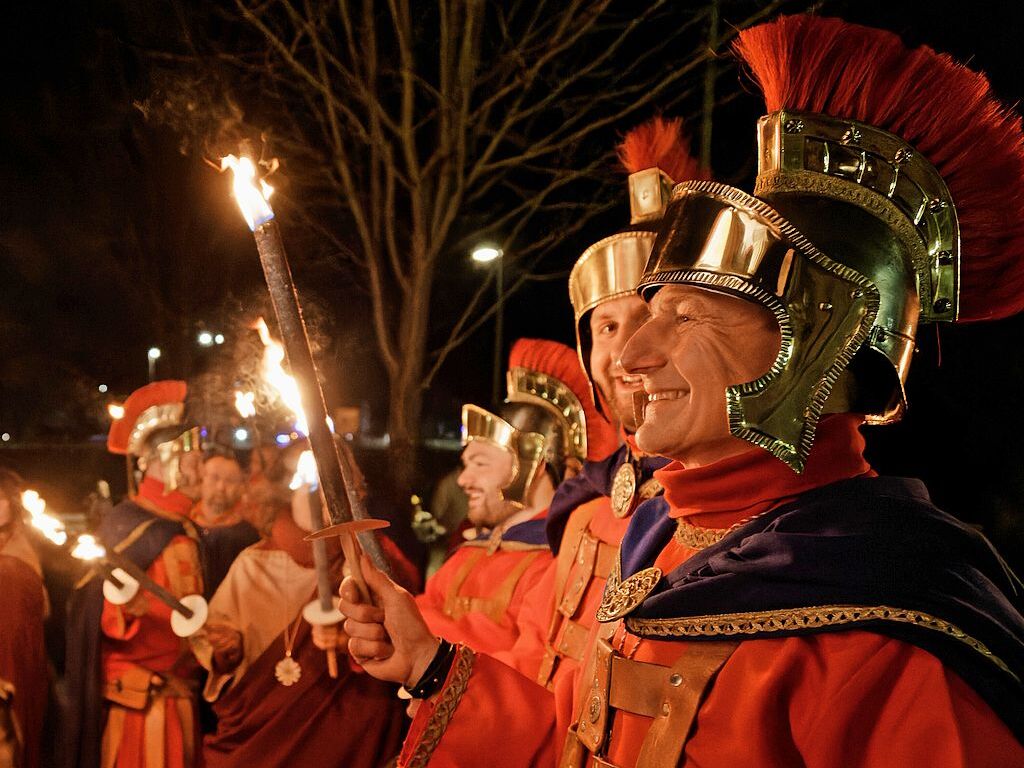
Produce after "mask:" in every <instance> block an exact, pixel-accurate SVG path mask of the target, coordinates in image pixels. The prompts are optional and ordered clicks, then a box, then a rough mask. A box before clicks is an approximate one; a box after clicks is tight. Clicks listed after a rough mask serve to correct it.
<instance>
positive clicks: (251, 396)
mask: <svg viewBox="0 0 1024 768" xmlns="http://www.w3.org/2000/svg"><path fill="white" fill-rule="evenodd" d="M235 410H236V411H238V413H239V415H240V416H241V417H242V418H243V419H250V418H252V417H253V416H255V415H256V393H255V392H241V391H239V390H237V389H236V390H235Z"/></svg>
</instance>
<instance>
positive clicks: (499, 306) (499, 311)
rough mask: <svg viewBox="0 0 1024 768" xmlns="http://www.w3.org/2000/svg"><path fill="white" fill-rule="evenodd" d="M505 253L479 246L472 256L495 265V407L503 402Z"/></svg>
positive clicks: (480, 262)
mask: <svg viewBox="0 0 1024 768" xmlns="http://www.w3.org/2000/svg"><path fill="white" fill-rule="evenodd" d="M502 256H504V253H503V252H502V250H501V249H500V248H496V247H495V246H493V245H478V246H477V247H476V248H474V249H473V252H472V253H471V254H470V258H472V259H473V261H475V262H477V263H478V264H490V263H491V262H494V263H495V266H494V288H495V291H496V292H497V299H498V300H497V302H496V303H495V306H494V378H493V380H492V383H491V387H492V389H491V398H492V400H493V402H494V404H495V405H497V404H498V403H500V402H501V400H502V397H501V379H502V375H501V374H502V368H503V367H504V366H502V364H501V357H502V356H501V346H502V336H503V335H504V329H503V326H504V321H505V312H504V309H505V307H504V294H505V286H504V285H503V282H504V274H503V272H504V270H503V268H502V262H503V261H504V259H503V258H502Z"/></svg>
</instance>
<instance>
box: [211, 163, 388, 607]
mask: <svg viewBox="0 0 1024 768" xmlns="http://www.w3.org/2000/svg"><path fill="white" fill-rule="evenodd" d="M227 168H231V169H232V171H233V172H234V194H235V199H236V200H237V201H238V206H239V208H241V210H242V215H243V216H244V217H245V220H246V222H247V223H248V225H249V229H251V230H252V232H253V236H254V238H255V239H256V248H257V250H258V251H259V255H260V262H261V264H262V265H263V275H264V277H265V278H266V282H267V290H268V291H269V293H270V300H271V303H273V305H274V313H275V314H276V315H277V322H278V326H279V327H280V329H281V337H282V340H283V342H284V350H285V352H286V353H287V356H288V361H289V363H290V364H291V370H292V374H293V376H294V379H295V384H296V386H297V389H298V394H299V397H300V399H301V401H302V409H301V412H302V413H303V414H304V415H305V416H306V417H307V419H308V437H309V444H310V447H311V448H312V450H313V457H314V459H315V462H316V468H317V474H318V477H319V480H320V488H321V491H322V493H323V496H324V501H325V503H326V506H327V511H328V514H329V515H330V518H331V522H332V523H334V524H335V525H339V524H340V525H345V524H351V523H353V522H354V521H357V520H362V519H365V518H366V517H367V515H366V512H365V509H364V507H363V505H362V501H361V499H359V496H358V494H357V493H356V490H355V485H354V483H353V477H352V470H351V467H349V466H348V464H347V462H345V461H342V460H341V458H340V457H339V455H338V449H337V446H335V444H334V437H333V435H332V434H331V430H330V427H329V424H328V417H327V406H326V404H325V402H324V396H323V390H322V389H321V387H320V381H319V378H318V377H317V372H316V366H315V364H314V363H313V354H312V352H311V350H310V346H309V337H308V336H307V335H306V326H305V323H304V322H303V319H302V310H301V308H300V306H299V299H298V294H297V293H296V290H295V284H294V282H293V281H292V275H291V270H290V269H289V266H288V259H287V256H286V255H285V250H284V243H283V242H282V240H281V233H280V230H279V229H278V226H277V222H276V221H275V220H274V211H273V209H272V208H271V207H270V204H269V203H268V202H267V198H268V197H269V196H270V194H271V193H272V192H273V188H272V187H270V185H268V184H267V183H266V182H265V181H264V180H262V179H261V180H260V182H259V186H257V184H256V168H255V166H254V165H253V163H252V160H250V159H249V158H247V157H242V158H236V157H235V156H234V155H229V156H228V157H225V158H223V159H222V161H221V169H222V170H224V169H227ZM333 527H334V526H332V528H333ZM358 527H359V528H362V530H360V531H359V532H358V537H359V539H358V540H359V543H360V544H361V545H362V548H363V550H364V551H365V552H366V553H367V555H368V556H369V557H370V559H371V560H373V562H374V563H375V564H376V566H377V567H378V568H380V569H382V570H384V571H389V570H390V569H389V568H388V564H387V561H386V559H385V557H384V554H383V552H382V551H381V548H380V543H379V542H378V541H377V539H376V537H375V536H374V535H373V534H372V533H371V532H370V531H368V530H366V529H365V527H363V526H358ZM346 530H347V531H351V530H352V528H351V527H350V528H347V529H346ZM341 541H342V547H343V549H344V552H345V559H346V560H347V561H348V563H349V568H350V570H351V571H352V574H353V577H354V578H355V579H356V580H357V582H359V583H360V587H361V590H362V591H363V592H364V596H365V595H366V594H367V593H366V592H365V584H364V583H362V575H361V572H360V568H359V557H358V551H357V550H356V548H355V546H354V545H355V541H354V539H353V538H352V537H350V536H348V535H343V536H342V537H341Z"/></svg>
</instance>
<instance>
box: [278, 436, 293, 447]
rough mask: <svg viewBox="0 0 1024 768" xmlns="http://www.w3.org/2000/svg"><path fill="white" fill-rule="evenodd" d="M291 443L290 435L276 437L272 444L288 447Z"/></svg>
mask: <svg viewBox="0 0 1024 768" xmlns="http://www.w3.org/2000/svg"><path fill="white" fill-rule="evenodd" d="M291 441H292V436H291V435H277V437H275V438H274V442H275V443H277V444H278V445H288V444H289V443H290V442H291Z"/></svg>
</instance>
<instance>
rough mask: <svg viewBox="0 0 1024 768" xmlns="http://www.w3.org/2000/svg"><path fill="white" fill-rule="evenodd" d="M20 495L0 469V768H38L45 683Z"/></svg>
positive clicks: (40, 601) (37, 594)
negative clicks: (6, 752)
mask: <svg viewBox="0 0 1024 768" xmlns="http://www.w3.org/2000/svg"><path fill="white" fill-rule="evenodd" d="M23 490H24V484H23V482H22V480H21V478H20V477H19V476H18V475H17V474H15V473H14V472H13V471H11V470H9V469H7V468H6V467H0V625H2V627H3V629H2V630H0V709H5V710H6V717H4V716H2V715H0V721H2V723H0V744H3V743H4V742H5V740H6V739H9V743H8V745H7V746H8V749H9V757H8V758H6V760H8V761H9V762H5V758H4V757H3V756H2V752H3V749H4V748H3V747H2V746H0V766H4V765H8V764H10V765H14V766H16V767H17V768H38V766H39V765H40V759H41V751H40V750H41V744H40V737H41V734H42V730H43V717H44V714H45V712H46V698H47V689H48V687H49V679H50V678H49V671H48V669H47V664H46V648H45V645H44V641H43V620H44V619H45V618H46V614H47V611H48V609H47V604H48V601H47V596H46V587H45V586H44V585H43V570H42V567H41V566H40V564H39V557H38V555H37V554H36V551H35V549H33V547H32V543H31V542H30V541H29V538H28V536H27V535H26V532H25V510H24V508H23V507H22V504H21V493H22V491H23ZM5 725H6V727H5ZM5 737H6V739H5Z"/></svg>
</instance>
